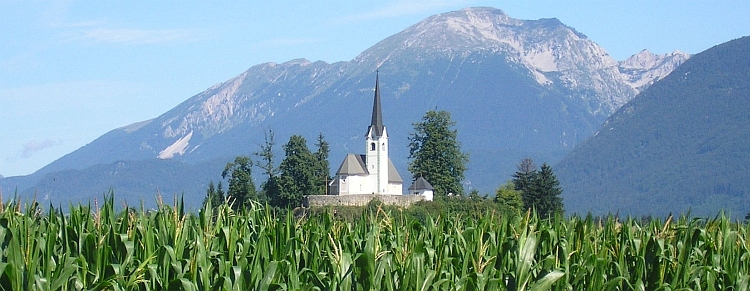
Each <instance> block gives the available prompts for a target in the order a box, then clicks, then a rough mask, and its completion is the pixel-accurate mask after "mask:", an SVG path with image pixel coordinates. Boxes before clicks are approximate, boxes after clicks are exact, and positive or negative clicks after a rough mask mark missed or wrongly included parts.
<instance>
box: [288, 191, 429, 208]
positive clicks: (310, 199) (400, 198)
mask: <svg viewBox="0 0 750 291" xmlns="http://www.w3.org/2000/svg"><path fill="white" fill-rule="evenodd" d="M372 199H378V200H380V201H381V202H383V204H386V205H396V206H399V207H409V206H410V205H412V204H413V203H415V202H417V201H422V200H424V197H423V196H421V195H380V194H358V195H308V196H305V197H303V198H302V206H304V207H321V206H365V205H367V203H370V201H371V200H372Z"/></svg>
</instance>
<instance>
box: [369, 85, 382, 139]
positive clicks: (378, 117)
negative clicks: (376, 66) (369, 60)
mask: <svg viewBox="0 0 750 291" xmlns="http://www.w3.org/2000/svg"><path fill="white" fill-rule="evenodd" d="M384 129H385V126H383V113H382V111H381V109H380V76H379V74H378V72H377V71H375V98H374V100H373V104H372V122H370V128H369V129H368V130H367V131H368V132H367V133H368V134H372V135H373V136H383V132H384Z"/></svg>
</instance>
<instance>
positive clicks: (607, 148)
mask: <svg viewBox="0 0 750 291" xmlns="http://www.w3.org/2000/svg"><path fill="white" fill-rule="evenodd" d="M748 52H750V37H743V38H740V39H735V40H732V41H729V42H726V43H723V44H720V45H717V46H714V47H712V48H710V49H708V50H706V51H703V52H701V53H699V54H697V55H695V56H693V57H691V58H690V59H689V60H687V61H685V63H684V64H683V65H681V66H679V67H677V68H676V69H675V70H674V71H673V72H672V74H670V75H668V76H667V77H665V78H663V79H661V80H660V81H657V82H656V83H654V84H653V85H652V86H651V87H649V88H648V89H646V90H645V91H644V92H642V93H641V94H640V95H639V96H638V97H636V98H635V99H633V100H632V101H630V102H629V103H627V104H625V105H624V106H623V107H621V108H620V109H619V110H618V111H617V112H616V113H614V114H613V115H612V116H610V117H609V118H608V119H607V121H606V122H605V123H604V125H603V126H602V127H601V128H600V129H599V130H598V131H597V132H596V133H595V134H594V136H593V137H591V138H590V139H589V140H587V141H585V142H583V143H581V144H579V145H578V146H577V147H576V149H575V150H574V151H572V152H571V153H570V154H568V155H567V156H566V157H565V158H564V159H563V160H562V161H561V162H560V163H559V164H557V165H556V173H557V174H558V177H559V178H560V181H561V185H562V186H563V187H564V189H566V192H565V193H564V194H563V196H564V199H565V201H566V206H569V207H570V208H569V210H570V211H571V212H578V213H579V214H584V213H586V212H589V211H590V212H592V213H593V214H595V215H605V214H607V213H610V214H614V213H619V214H620V215H659V216H666V215H668V214H669V213H673V214H678V213H686V212H691V213H692V214H693V215H698V216H711V215H715V214H716V213H718V211H720V210H725V211H727V212H728V214H731V215H732V216H733V217H736V218H741V217H742V216H744V215H745V214H746V213H748V212H749V211H750V207H749V206H748V205H750V187H748V186H747V183H746V182H745V181H748V180H749V179H750V167H749V166H748V165H747V161H748V159H750V147H749V146H748V143H747V141H748V139H750V133H748V132H747V128H750V118H748V117H747V113H746V112H747V108H749V107H750V98H749V97H750V85H748V83H747V80H750V53H748Z"/></svg>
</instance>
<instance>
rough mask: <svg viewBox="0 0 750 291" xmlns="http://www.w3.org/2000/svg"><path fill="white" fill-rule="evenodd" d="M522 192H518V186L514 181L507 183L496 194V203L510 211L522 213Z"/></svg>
mask: <svg viewBox="0 0 750 291" xmlns="http://www.w3.org/2000/svg"><path fill="white" fill-rule="evenodd" d="M521 196H522V195H521V191H518V190H516V185H515V184H513V182H512V181H508V182H505V184H503V185H502V186H500V188H497V191H496V192H495V203H498V204H500V205H503V206H505V207H507V208H508V209H510V210H512V211H515V212H520V211H523V209H524V208H523V198H522V197H521Z"/></svg>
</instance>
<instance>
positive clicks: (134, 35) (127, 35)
mask: <svg viewBox="0 0 750 291" xmlns="http://www.w3.org/2000/svg"><path fill="white" fill-rule="evenodd" d="M67 35H68V39H70V40H82V41H92V42H97V43H110V44H157V43H171V42H193V41H198V40H200V39H202V38H203V37H202V36H201V35H200V34H199V33H196V32H194V31H190V30H185V29H110V28H91V29H86V30H80V31H75V32H70V33H67Z"/></svg>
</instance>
